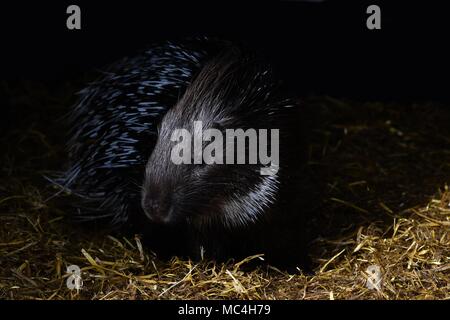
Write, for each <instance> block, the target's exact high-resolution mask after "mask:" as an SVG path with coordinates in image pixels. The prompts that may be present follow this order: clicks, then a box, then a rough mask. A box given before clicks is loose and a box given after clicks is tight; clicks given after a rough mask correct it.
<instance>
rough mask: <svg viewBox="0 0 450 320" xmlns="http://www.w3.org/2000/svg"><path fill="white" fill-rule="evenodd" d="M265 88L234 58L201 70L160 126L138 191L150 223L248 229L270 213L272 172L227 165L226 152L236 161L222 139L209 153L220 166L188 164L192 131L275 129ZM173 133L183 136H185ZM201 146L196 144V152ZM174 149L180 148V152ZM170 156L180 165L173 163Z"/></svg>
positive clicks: (260, 72) (262, 72) (255, 69)
mask: <svg viewBox="0 0 450 320" xmlns="http://www.w3.org/2000/svg"><path fill="white" fill-rule="evenodd" d="M272 90H273V89H272V82H271V81H269V79H268V71H267V70H266V69H264V68H261V67H259V66H257V65H254V64H253V63H252V61H251V60H250V59H246V58H244V57H243V56H242V55H241V54H240V53H239V52H228V53H224V54H222V55H220V56H219V57H217V58H216V59H214V60H212V61H210V62H209V63H208V64H207V65H206V66H205V67H203V69H202V70H201V72H200V73H199V74H198V75H197V77H196V78H195V80H194V81H193V82H192V83H191V84H190V85H189V87H188V88H187V90H186V92H185V94H184V95H183V97H181V99H180V100H179V102H178V103H177V104H176V105H175V106H174V107H172V108H171V109H170V110H169V111H168V112H167V114H166V115H165V116H164V117H163V119H162V121H161V123H160V126H159V133H158V141H157V143H156V146H155V148H154V150H153V152H152V155H151V156H150V159H149V161H148V163H147V165H146V172H145V177H144V182H143V188H142V199H141V203H142V207H143V209H144V212H145V214H146V216H147V217H148V218H149V219H150V220H151V221H153V222H158V223H164V224H172V223H177V222H183V221H187V222H189V223H193V224H195V225H197V226H200V227H202V226H207V225H217V224H219V225H222V226H225V227H229V228H235V227H240V226H246V225H248V224H251V223H254V222H255V221H257V220H258V219H260V218H261V216H262V215H264V213H265V212H266V211H267V210H269V209H270V207H271V206H272V205H273V204H274V203H275V202H276V201H277V193H278V188H279V176H278V174H277V173H275V174H272V175H261V168H262V167H263V166H262V164H261V163H260V162H257V163H253V164H248V162H246V164H236V162H235V164H230V163H229V162H227V161H226V160H227V159H226V157H225V155H226V154H227V152H228V151H229V149H230V148H232V149H233V150H234V155H235V159H236V156H237V150H236V148H237V144H234V145H233V144H231V145H230V144H229V143H227V142H226V141H227V140H226V139H225V140H222V141H223V144H222V146H221V148H218V149H216V150H222V156H223V157H222V159H223V162H224V163H223V164H222V163H220V161H219V163H217V161H216V163H212V164H206V163H205V161H202V160H205V159H204V158H201V155H200V159H202V160H201V162H202V163H200V164H196V163H194V162H195V159H196V153H195V146H194V140H195V134H196V133H198V132H199V131H202V132H203V133H204V132H205V131H207V130H208V129H216V130H217V131H216V132H220V133H222V134H223V137H225V136H226V134H225V132H226V130H227V129H234V130H235V129H239V128H241V129H243V130H246V129H251V128H256V129H261V128H264V129H270V128H273V127H274V126H275V127H276V126H278V125H280V123H279V122H277V121H274V120H275V119H277V114H276V108H274V104H273V102H272V101H270V99H271V93H272ZM277 108H278V107H277ZM180 129H182V131H180ZM174 132H178V133H180V132H183V133H188V134H190V138H189V139H187V138H185V137H186V136H185V135H183V137H182V138H181V137H180V135H176V134H174ZM200 136H201V135H200ZM176 137H178V138H176ZM197 137H198V136H197ZM197 141H198V140H197ZM211 141H215V138H212V139H211ZM267 141H270V139H268V140H267ZM209 143H210V142H209V141H203V143H202V144H201V146H202V148H201V150H202V151H203V150H205V149H204V148H205V147H206V146H207V145H208V144H209ZM177 146H178V147H179V146H183V148H184V149H183V151H180V150H179V149H176V148H177ZM216 146H217V145H216ZM219 146H220V145H219ZM186 151H190V152H187V153H185V152H186ZM246 151H248V148H247V149H246ZM174 154H176V155H179V156H182V157H183V159H188V161H185V162H184V163H176V161H174V158H173V155H174ZM186 154H187V156H186ZM203 155H204V154H203ZM213 155H216V154H215V153H214V154H213ZM197 159H198V158H197ZM247 159H248V156H247Z"/></svg>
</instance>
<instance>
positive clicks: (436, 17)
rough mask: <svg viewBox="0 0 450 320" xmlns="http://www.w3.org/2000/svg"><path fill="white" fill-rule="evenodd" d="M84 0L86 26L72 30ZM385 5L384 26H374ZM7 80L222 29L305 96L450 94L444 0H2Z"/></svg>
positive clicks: (49, 77) (52, 76) (92, 63)
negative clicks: (73, 7) (370, 23)
mask: <svg viewBox="0 0 450 320" xmlns="http://www.w3.org/2000/svg"><path fill="white" fill-rule="evenodd" d="M70 4H77V5H79V6H80V7H81V11H82V22H81V23H82V30H76V31H70V30H67V28H66V18H67V16H68V15H67V14H66V8H67V6H68V5H70ZM370 4H377V5H379V6H380V7H381V20H382V30H368V29H367V28H366V19H367V17H368V14H366V8H367V6H368V5H370ZM0 12H1V15H0V35H1V38H0V39H1V40H0V41H1V47H0V48H1V49H0V50H1V60H0V71H1V72H0V79H1V80H17V79H27V80H36V81H43V82H44V83H54V82H59V81H62V80H67V79H71V78H72V77H76V76H78V75H79V74H80V73H83V72H86V71H89V70H93V69H97V68H102V67H104V66H105V65H107V64H108V63H110V62H112V61H114V60H115V59H118V58H120V57H122V56H124V55H128V54H133V53H134V52H135V51H136V50H138V49H142V48H143V47H145V46H146V45H148V44H150V43H152V42H154V41H155V40H159V39H171V38H177V37H182V36H187V35H196V34H197V35H198V34H206V35H214V36H220V37H225V38H230V39H237V40H243V41H246V42H248V43H250V44H251V45H252V46H253V47H254V48H255V49H257V50H258V51H260V52H262V53H264V54H265V55H266V56H267V57H268V58H269V59H270V60H271V61H272V63H273V64H274V66H275V67H276V69H277V70H279V72H280V73H281V74H282V76H283V77H284V78H285V79H286V80H287V83H288V84H289V85H290V87H291V88H292V89H293V90H295V91H296V92H297V93H298V94H301V95H309V94H328V95H333V96H337V97H351V98H356V99H366V100H367V99H370V100H407V101H419V100H438V101H449V100H450V99H449V98H450V95H449V94H448V75H449V71H450V70H449V69H450V68H449V58H448V57H449V56H450V55H449V53H450V52H449V49H448V41H449V38H450V37H449V31H450V21H449V19H448V12H447V10H446V7H445V1H423V2H418V3H412V2H411V1H370V2H367V1H336V0H335V1H332V0H331V1H324V2H320V3H314V2H301V1H271V2H267V1H266V2H263V1H246V2H243V1H240V2H233V1H164V2H163V1H142V0H141V1H138V0H127V1H120V2H119V1H118V2H112V1H103V0H102V1H99V0H98V1H79V0H76V1H75V0H73V1H70V2H69V1H49V0H46V1H33V2H32V1H26V2H24V1H17V2H14V3H2V4H1V6H0Z"/></svg>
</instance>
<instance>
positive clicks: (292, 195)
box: [57, 38, 306, 263]
mask: <svg viewBox="0 0 450 320" xmlns="http://www.w3.org/2000/svg"><path fill="white" fill-rule="evenodd" d="M80 94H81V98H80V100H79V102H78V104H77V105H76V106H75V108H74V110H73V111H72V114H71V117H70V119H71V123H72V131H71V132H70V134H71V138H70V140H69V143H68V145H69V155H70V159H71V161H72V166H71V167H70V169H69V170H68V171H67V173H66V174H65V175H64V176H62V177H61V178H60V179H58V180H57V183H58V184H59V185H60V186H63V187H64V188H65V189H66V190H69V191H71V193H72V194H73V195H74V196H75V197H76V198H77V199H78V200H76V201H74V203H73V204H74V206H75V207H76V208H77V212H78V214H77V216H78V218H80V219H81V220H85V221H92V220H97V221H98V220H100V221H105V223H108V224H112V225H116V226H118V227H123V226H128V227H129V226H133V230H138V231H139V232H141V233H143V234H144V236H145V238H146V239H147V242H148V243H149V245H150V247H151V248H152V249H154V250H156V252H159V253H160V254H161V255H163V256H164V255H166V256H167V255H168V256H170V255H171V254H182V255H188V256H194V257H198V256H199V255H200V252H201V253H202V255H203V252H204V253H206V255H209V256H211V257H213V258H219V259H221V258H238V257H244V256H247V255H251V254H257V253H263V254H266V256H268V257H269V259H271V260H272V261H283V263H284V262H285V261H288V263H289V262H290V261H293V262H294V263H297V262H299V263H301V262H303V261H304V260H305V254H306V252H305V251H306V250H305V240H304V239H303V237H302V235H303V234H304V232H303V225H304V224H303V219H304V214H303V212H302V208H301V206H302V203H301V198H302V197H299V194H300V192H302V189H305V188H302V187H305V186H304V185H303V186H302V181H303V180H304V179H302V176H301V175H302V172H303V170H302V167H303V164H304V162H305V161H304V160H305V159H304V156H305V155H306V141H305V137H306V134H305V130H303V129H304V119H305V117H304V116H303V115H302V114H301V108H300V106H299V105H298V103H297V102H296V100H293V99H286V98H284V97H283V96H282V94H281V90H280V83H279V81H278V80H277V79H275V77H274V76H273V73H272V72H271V68H270V66H268V65H267V63H266V62H265V61H264V60H263V59H262V58H260V57H259V56H258V55H257V54H255V53H253V52H251V51H249V50H247V49H246V48H243V47H242V46H238V45H235V44H233V43H231V42H228V41H218V40H209V39H207V38H202V39H190V40H186V41H181V42H165V43H162V44H158V45H155V46H153V47H150V48H149V49H148V50H146V51H145V52H144V53H142V54H141V55H138V56H136V57H132V58H125V59H123V60H122V61H120V62H118V63H116V64H114V65H113V66H112V67H111V68H109V69H108V71H107V72H106V73H105V75H104V76H103V78H101V79H100V80H98V81H96V82H94V83H92V84H91V85H90V86H88V87H87V88H86V89H84V90H82V91H81V93H80ZM194 121H202V123H203V126H204V128H203V129H208V128H215V129H218V130H220V131H221V132H225V131H226V130H227V129H237V128H241V129H244V130H246V129H249V128H255V129H279V135H280V138H279V141H280V146H279V149H280V164H279V169H278V170H277V172H276V174H274V175H261V174H260V169H261V168H262V164H261V163H257V164H234V165H233V164H231V165H230V164H210V165H205V164H200V165H198V164H181V165H177V164H174V163H172V162H171V159H170V152H171V148H172V147H173V144H174V142H173V141H171V140H170V138H171V134H172V132H173V130H175V129H178V128H186V129H188V130H191V129H192V125H193V122H194ZM224 151H225V150H224Z"/></svg>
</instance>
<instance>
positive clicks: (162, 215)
mask: <svg viewBox="0 0 450 320" xmlns="http://www.w3.org/2000/svg"><path fill="white" fill-rule="evenodd" d="M142 209H143V210H144V213H145V215H146V216H147V218H148V219H149V220H150V221H152V222H155V223H163V224H166V223H170V221H171V217H170V212H169V210H167V209H166V208H165V206H163V205H162V204H161V202H160V201H159V200H158V199H156V198H154V197H151V196H145V197H144V199H143V201H142Z"/></svg>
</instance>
